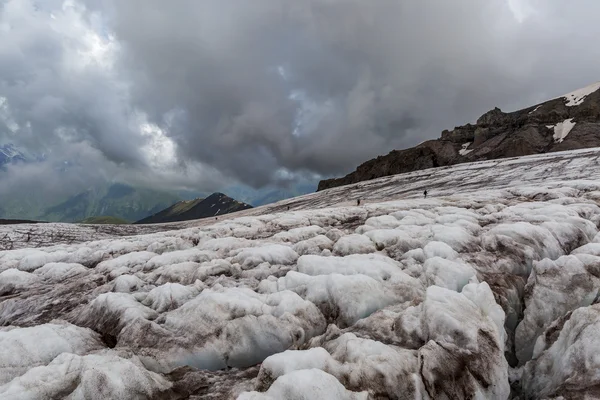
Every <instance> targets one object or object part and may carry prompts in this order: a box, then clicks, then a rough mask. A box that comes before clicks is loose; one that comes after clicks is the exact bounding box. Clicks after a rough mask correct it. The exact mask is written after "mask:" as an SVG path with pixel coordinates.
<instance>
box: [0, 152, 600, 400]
mask: <svg viewBox="0 0 600 400" xmlns="http://www.w3.org/2000/svg"><path fill="white" fill-rule="evenodd" d="M599 167H600V149H585V150H577V151H569V152H562V153H552V154H542V155H536V156H529V157H522V158H513V159H503V160H494V161H485V162H480V163H473V164H460V165H457V166H452V167H445V168H438V169H431V170H423V171H417V172H413V173H409V174H403V175H396V176H390V177H385V178H380V179H376V180H372V181H366V182H360V183H358V184H354V185H349V186H344V187H338V188H334V189H330V190H326V191H322V192H318V193H313V194H309V195H305V196H301V197H297V198H293V199H288V200H284V201H281V202H279V203H275V204H272V205H267V206H263V207H259V208H256V209H250V210H245V211H241V212H238V213H235V214H231V215H227V216H222V217H220V218H219V220H214V219H210V220H197V221H186V222H181V223H170V224H159V225H147V226H98V227H90V226H85V225H69V224H35V225H12V226H2V227H0V243H1V246H2V248H3V250H2V251H0V398H3V399H4V398H7V399H48V398H68V399H105V398H119V399H147V398H148V399H188V398H190V399H303V400H306V399H559V398H563V399H571V398H574V399H578V398H596V397H599V396H600V389H598V388H599V387H600V373H598V371H600V358H598V357H597V354H598V351H600V337H598V335H597V332H598V329H599V328H600V301H599V298H600V296H599V294H600V293H599V289H600V234H599V228H600V206H599V204H598V201H599V200H600V168H599ZM425 189H427V191H428V192H429V195H428V196H427V198H426V199H424V198H423V196H422V192H423V190H425ZM357 199H360V200H361V205H360V206H356V203H357V202H356V200H357Z"/></svg>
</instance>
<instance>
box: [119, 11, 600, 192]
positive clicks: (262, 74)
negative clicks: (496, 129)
mask: <svg viewBox="0 0 600 400" xmlns="http://www.w3.org/2000/svg"><path fill="white" fill-rule="evenodd" d="M563 4H564V3H563V2H559V1H554V2H539V3H538V4H535V8H536V10H539V13H537V14H533V15H530V18H529V19H527V20H525V21H523V23H519V22H518V21H517V20H516V19H515V17H514V15H513V14H512V13H511V11H510V8H509V6H508V3H507V2H506V1H505V0H489V1H485V2H483V1H480V0H455V1H437V0H435V1H434V0H431V1H422V0H404V1H400V0H373V1H363V0H344V1H342V0H337V1H336V0H302V1H293V2H292V1H288V0H259V1H245V0H230V1H222V0H203V1H178V2H164V1H162V0H144V1H141V0H137V1H135V0H134V1H119V2H114V3H113V5H114V9H113V12H114V15H115V18H116V19H115V20H114V21H113V22H114V25H113V28H114V29H115V32H116V34H117V37H118V38H119V40H120V41H121V43H122V44H123V45H124V49H125V50H126V51H125V52H124V53H123V54H124V58H123V59H122V60H121V61H122V65H121V66H122V68H123V69H124V70H125V71H129V72H130V76H129V77H130V79H131V81H132V82H133V89H134V92H133V96H134V99H135V104H136V105H137V106H139V107H141V108H142V109H144V110H147V111H149V112H150V114H151V116H152V118H153V119H154V120H155V121H156V122H157V123H159V124H162V125H163V126H165V127H166V130H167V132H168V134H169V135H170V136H171V137H172V138H173V139H174V140H175V141H176V142H177V143H178V144H180V147H179V148H180V156H181V157H184V158H190V159H196V160H201V161H203V162H206V163H208V164H211V165H213V166H215V167H217V168H218V169H220V170H222V171H224V172H226V173H228V174H231V175H234V176H236V177H239V178H241V179H243V180H244V181H246V182H250V183H253V184H258V185H260V184H264V183H265V182H267V181H269V180H271V179H272V177H273V173H274V171H276V170H277V168H278V167H285V168H287V169H289V170H292V171H294V170H310V171H313V172H317V173H320V174H325V175H327V174H338V173H341V172H346V171H349V170H351V169H353V168H354V167H355V166H356V165H357V164H358V163H360V162H362V161H364V160H365V159H368V158H370V157H372V156H375V155H377V154H381V153H387V152H388V151H389V150H391V149H392V148H399V147H406V146H409V145H414V144H416V143H417V142H419V141H422V140H424V139H429V138H434V137H437V136H438V135H439V132H440V130H442V129H444V128H451V127H453V126H454V125H457V124H462V123H466V122H469V121H471V120H473V119H475V118H476V117H477V116H479V115H480V114H481V113H483V112H485V111H487V110H488V109H491V108H492V107H494V106H496V105H500V106H503V107H505V108H506V107H508V108H515V107H519V106H526V105H529V103H530V102H535V101H537V100H543V99H544V97H543V96H546V95H559V94H561V91H568V90H570V89H574V88H577V87H579V86H582V85H585V84H587V83H588V82H589V81H594V80H596V79H598V76H599V75H600V74H599V73H598V71H597V69H596V66H597V63H598V61H600V58H599V57H598V55H599V54H600V53H599V51H598V49H597V47H595V46H592V45H591V43H590V41H589V40H588V41H586V40H585V36H586V35H587V36H588V39H591V38H592V37H594V35H596V34H598V33H600V30H599V28H598V27H597V26H598V24H595V23H594V22H593V18H591V16H592V15H594V14H595V13H592V12H590V8H589V7H593V8H595V9H599V8H600V7H598V5H597V3H596V2H592V1H587V2H579V3H578V4H577V5H570V6H569V7H566V10H567V13H565V12H564V11H565V10H563V8H565V6H563ZM577 6H579V7H580V8H581V9H580V10H577ZM585 6H588V8H585V9H584V7H585ZM574 10H575V11H574ZM581 17H583V18H584V22H585V23H584V24H583V25H581V24H580V23H579V22H580V21H581ZM596 37H597V36H596ZM574 38H576V40H572V39H574ZM294 94H296V95H294ZM173 109H176V110H182V111H183V112H181V113H179V115H180V118H179V119H178V120H176V121H174V122H173V123H172V124H171V125H170V126H169V125H168V124H165V123H164V122H161V121H163V118H164V115H165V113H167V112H168V111H169V110H173ZM303 109H304V114H305V115H304V118H305V119H306V120H307V121H304V125H309V127H308V128H305V129H304V130H302V129H301V130H300V132H299V134H297V135H294V134H293V133H292V132H293V130H294V128H295V127H296V125H297V124H298V115H299V113H300V112H302V110H303ZM299 110H300V111H299Z"/></svg>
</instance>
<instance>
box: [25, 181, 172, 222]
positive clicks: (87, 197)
mask: <svg viewBox="0 0 600 400" xmlns="http://www.w3.org/2000/svg"><path fill="white" fill-rule="evenodd" d="M179 200H180V198H179V197H178V196H177V195H175V194H172V193H168V192H161V191H157V190H152V189H143V188H134V187H132V186H128V185H124V184H120V183H119V184H112V185H110V186H106V187H102V188H99V189H90V190H88V191H86V192H83V193H80V194H78V195H75V196H72V197H70V198H68V199H67V200H65V201H63V202H62V203H60V204H57V205H55V206H53V207H50V208H48V209H46V210H45V211H43V212H42V214H41V215H40V216H39V217H38V218H36V219H40V220H44V221H51V222H76V221H82V220H85V219H86V218H88V217H93V216H102V215H110V216H112V217H115V218H119V219H122V220H125V221H138V220H140V219H142V218H145V217H147V216H148V215H152V214H154V213H156V212H158V211H160V210H163V209H164V208H166V207H169V206H171V205H172V204H174V203H176V202H177V201H179Z"/></svg>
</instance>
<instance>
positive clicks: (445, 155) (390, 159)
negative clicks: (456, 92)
mask: <svg viewBox="0 0 600 400" xmlns="http://www.w3.org/2000/svg"><path fill="white" fill-rule="evenodd" d="M598 146H600V82H599V83H595V84H593V85H590V86H588V87H585V88H583V89H579V90H576V91H574V92H572V93H569V94H567V95H564V96H561V97H558V98H556V99H553V100H549V101H546V102H544V103H541V104H538V105H535V106H532V107H529V108H525V109H523V110H519V111H515V112H510V113H505V112H502V111H501V110H500V109H498V108H495V109H493V110H491V111H489V112H487V113H485V114H484V115H482V116H481V117H480V118H479V119H478V120H477V123H476V124H474V125H472V124H467V125H465V126H460V127H457V128H455V129H454V130H452V131H444V132H442V136H441V138H440V139H437V140H429V141H426V142H423V143H421V144H420V145H418V146H415V147H413V148H410V149H405V150H393V151H392V152H390V153H389V154H388V155H386V156H380V157H377V158H375V159H373V160H370V161H367V162H365V163H364V164H362V165H360V166H359V167H358V168H357V169H356V171H354V172H352V173H350V174H348V175H346V176H345V177H343V178H338V179H328V180H323V181H321V182H319V186H318V189H317V190H324V189H328V188H332V187H336V186H342V185H347V184H350V183H356V182H361V181H365V180H369V179H374V178H378V177H382V176H388V175H394V174H401V173H405V172H410V171H416V170H421V169H426V168H435V167H441V166H447V165H453V164H458V163H465V162H473V161H481V160H491V159H498V158H505V157H516V156H524V155H530V154H538V153H548V152H555V151H563V150H573V149H581V148H590V147H598Z"/></svg>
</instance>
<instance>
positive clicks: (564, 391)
mask: <svg viewBox="0 0 600 400" xmlns="http://www.w3.org/2000/svg"><path fill="white" fill-rule="evenodd" d="M565 319H566V321H562V323H561V324H560V325H558V326H555V327H553V332H550V331H549V332H547V334H546V335H547V336H548V338H547V341H548V342H547V345H548V346H549V348H548V349H547V350H545V351H544V352H543V353H542V354H541V355H539V357H538V358H536V359H533V360H532V361H530V362H528V363H527V364H526V365H525V367H524V370H523V377H522V380H521V383H522V386H523V393H524V394H525V395H527V396H528V397H531V398H550V397H554V396H557V395H559V394H560V395H563V396H565V398H577V397H579V396H581V395H582V394H583V395H584V396H583V397H582V398H585V397H586V396H585V393H586V392H587V391H588V390H589V393H590V394H591V393H595V392H594V390H595V388H597V387H598V385H599V384H600V374H599V373H598V371H600V358H599V357H598V354H599V353H600V341H598V331H599V330H600V305H597V304H596V305H593V306H590V307H582V308H578V309H577V310H575V311H573V313H572V314H571V315H570V318H569V317H567V318H565ZM561 325H562V326H561ZM561 328H562V329H561ZM557 331H559V332H560V333H559V334H558V335H556V332H557Z"/></svg>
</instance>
